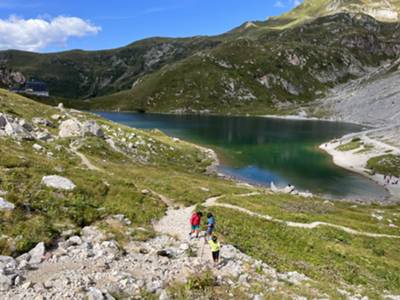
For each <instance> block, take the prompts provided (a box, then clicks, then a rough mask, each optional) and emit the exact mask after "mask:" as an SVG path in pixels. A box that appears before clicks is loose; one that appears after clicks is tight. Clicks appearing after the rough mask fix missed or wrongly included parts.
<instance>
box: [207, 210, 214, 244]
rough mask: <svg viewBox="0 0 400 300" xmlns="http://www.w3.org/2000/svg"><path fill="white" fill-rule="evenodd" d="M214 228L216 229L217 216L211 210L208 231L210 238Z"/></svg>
mask: <svg viewBox="0 0 400 300" xmlns="http://www.w3.org/2000/svg"><path fill="white" fill-rule="evenodd" d="M214 229H215V218H214V216H213V214H212V213H210V212H209V213H208V214H207V231H206V233H207V237H208V238H211V236H212V234H213V232H214Z"/></svg>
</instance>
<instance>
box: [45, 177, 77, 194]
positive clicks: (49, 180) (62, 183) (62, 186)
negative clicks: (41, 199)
mask: <svg viewBox="0 0 400 300" xmlns="http://www.w3.org/2000/svg"><path fill="white" fill-rule="evenodd" d="M42 184H43V185H45V186H47V187H50V188H53V189H57V190H66V191H72V190H74V189H75V188H76V185H75V184H74V183H73V182H72V181H71V180H69V179H68V178H65V177H61V176H58V175H51V176H44V177H43V178H42Z"/></svg>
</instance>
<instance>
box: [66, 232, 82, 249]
mask: <svg viewBox="0 0 400 300" xmlns="http://www.w3.org/2000/svg"><path fill="white" fill-rule="evenodd" d="M66 244H67V246H68V247H69V246H79V245H81V244H82V239H81V238H80V237H79V236H76V235H75V236H71V237H70V238H69V239H68V240H67V243H66Z"/></svg>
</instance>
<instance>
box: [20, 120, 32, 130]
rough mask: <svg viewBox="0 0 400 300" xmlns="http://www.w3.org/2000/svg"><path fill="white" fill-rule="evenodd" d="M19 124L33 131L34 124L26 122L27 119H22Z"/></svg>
mask: <svg viewBox="0 0 400 300" xmlns="http://www.w3.org/2000/svg"><path fill="white" fill-rule="evenodd" d="M19 125H21V126H22V127H23V128H24V129H25V130H27V131H29V132H31V131H33V127H32V125H31V124H29V123H28V122H26V121H25V120H20V121H19Z"/></svg>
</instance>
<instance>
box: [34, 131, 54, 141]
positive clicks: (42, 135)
mask: <svg viewBox="0 0 400 300" xmlns="http://www.w3.org/2000/svg"><path fill="white" fill-rule="evenodd" d="M52 138H53V137H52V136H51V134H49V133H48V132H44V131H43V132H39V133H37V134H36V139H38V140H41V141H48V140H50V139H52Z"/></svg>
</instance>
